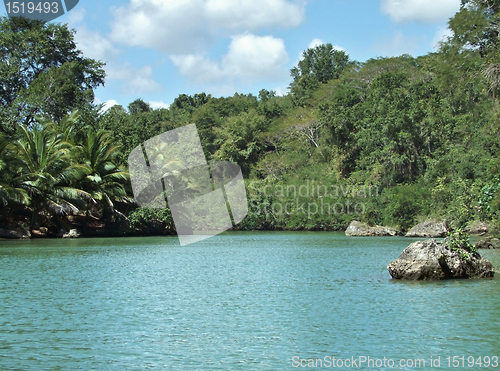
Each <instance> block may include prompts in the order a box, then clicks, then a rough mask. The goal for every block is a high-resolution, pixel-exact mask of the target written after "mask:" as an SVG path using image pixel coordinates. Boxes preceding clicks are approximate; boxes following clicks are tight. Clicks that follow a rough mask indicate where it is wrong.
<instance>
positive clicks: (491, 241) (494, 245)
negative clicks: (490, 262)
mask: <svg viewBox="0 0 500 371" xmlns="http://www.w3.org/2000/svg"><path fill="white" fill-rule="evenodd" d="M474 246H476V248H477V249H500V240H499V239H498V238H493V237H486V238H482V239H480V240H479V241H477V242H476V244H475V245H474Z"/></svg>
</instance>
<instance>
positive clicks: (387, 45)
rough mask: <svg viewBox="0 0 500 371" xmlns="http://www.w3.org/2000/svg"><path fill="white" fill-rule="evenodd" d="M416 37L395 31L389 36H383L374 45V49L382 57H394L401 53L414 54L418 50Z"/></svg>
mask: <svg viewBox="0 0 500 371" xmlns="http://www.w3.org/2000/svg"><path fill="white" fill-rule="evenodd" d="M418 46H419V39H418V37H408V36H405V35H404V34H403V33H402V32H401V31H396V32H394V34H393V35H392V37H390V38H385V39H384V40H383V41H382V42H381V43H377V44H376V45H375V51H376V53H377V54H378V55H379V56H382V57H394V56H399V55H402V54H410V55H411V54H414V53H415V52H416V51H417V50H418Z"/></svg>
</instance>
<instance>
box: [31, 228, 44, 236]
mask: <svg viewBox="0 0 500 371" xmlns="http://www.w3.org/2000/svg"><path fill="white" fill-rule="evenodd" d="M47 232H48V229H47V228H46V227H40V229H33V230H32V231H31V234H32V236H33V237H47Z"/></svg>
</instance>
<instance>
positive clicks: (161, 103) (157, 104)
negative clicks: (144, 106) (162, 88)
mask: <svg viewBox="0 0 500 371" xmlns="http://www.w3.org/2000/svg"><path fill="white" fill-rule="evenodd" d="M148 104H149V105H150V106H151V108H152V109H158V108H169V107H170V104H167V103H165V102H164V101H162V100H160V101H152V102H148Z"/></svg>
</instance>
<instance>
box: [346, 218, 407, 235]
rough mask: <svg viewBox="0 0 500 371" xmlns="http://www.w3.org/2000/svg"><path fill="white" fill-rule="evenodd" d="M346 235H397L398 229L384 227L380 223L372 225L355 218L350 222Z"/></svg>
mask: <svg viewBox="0 0 500 371" xmlns="http://www.w3.org/2000/svg"><path fill="white" fill-rule="evenodd" d="M345 235H346V236H364V237H367V236H370V237H374V236H375V237H377V236H397V235H398V231H396V230H395V229H394V228H389V227H382V226H380V225H376V226H373V227H371V226H369V225H368V224H366V223H361V222H358V221H356V220H353V221H352V222H351V224H349V227H347V229H346V231H345Z"/></svg>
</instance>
